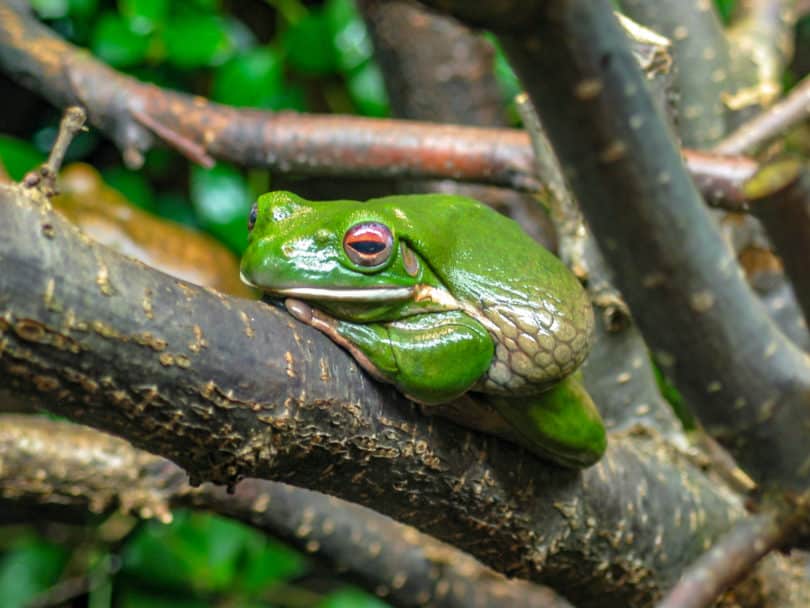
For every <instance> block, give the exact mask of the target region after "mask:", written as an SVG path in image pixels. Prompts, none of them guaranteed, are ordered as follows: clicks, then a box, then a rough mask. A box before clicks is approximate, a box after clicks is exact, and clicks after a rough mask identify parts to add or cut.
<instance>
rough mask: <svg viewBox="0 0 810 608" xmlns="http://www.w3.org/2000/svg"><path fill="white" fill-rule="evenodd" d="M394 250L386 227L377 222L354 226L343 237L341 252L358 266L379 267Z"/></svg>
mask: <svg viewBox="0 0 810 608" xmlns="http://www.w3.org/2000/svg"><path fill="white" fill-rule="evenodd" d="M393 248H394V237H393V235H392V234H391V231H390V230H389V229H388V226H386V225H384V224H380V223H378V222H366V223H363V224H356V225H354V226H352V227H351V228H349V230H348V231H347V232H346V236H344V237H343V250H344V251H345V252H346V255H347V256H349V259H350V260H351V261H352V262H354V263H355V264H358V265H360V266H379V265H380V264H383V263H384V262H385V261H386V260H388V258H389V257H391V251H392V250H393Z"/></svg>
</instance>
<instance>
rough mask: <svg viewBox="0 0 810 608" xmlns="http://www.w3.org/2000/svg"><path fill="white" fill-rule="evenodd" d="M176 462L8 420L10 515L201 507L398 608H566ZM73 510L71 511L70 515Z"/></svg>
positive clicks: (283, 489)
mask: <svg viewBox="0 0 810 608" xmlns="http://www.w3.org/2000/svg"><path fill="white" fill-rule="evenodd" d="M185 479H186V476H185V473H184V472H183V471H182V470H181V469H180V468H179V467H177V465H175V464H173V463H171V462H169V461H168V460H165V459H163V458H160V457H158V456H153V455H152V454H148V453H146V452H143V451H140V450H136V449H135V448H133V447H132V446H131V445H130V444H128V443H127V442H125V441H123V440H121V439H118V438H115V437H111V436H110V435H105V434H103V433H99V432H98V431H94V430H92V429H89V428H87V427H80V426H78V425H72V424H68V423H65V422H57V421H53V420H49V419H46V418H39V417H33V416H12V415H6V416H0V497H2V499H0V500H2V502H4V503H5V505H6V508H4V509H3V512H4V513H9V512H12V511H14V510H17V511H22V510H25V509H27V510H28V511H27V512H29V513H30V509H31V508H32V505H33V508H34V509H36V508H37V507H46V508H48V509H49V514H50V515H51V516H54V515H56V514H57V513H59V514H66V515H68V516H69V517H70V519H71V520H76V519H81V517H82V515H86V514H87V513H105V514H106V513H110V512H112V511H113V510H116V509H117V510H120V511H122V512H124V513H134V514H136V515H137V516H138V517H142V518H149V517H157V518H158V519H160V520H161V521H164V522H168V521H170V520H171V518H172V514H171V511H172V509H175V508H180V507H194V508H197V509H205V510H208V511H213V512H215V513H219V514H221V515H225V516H227V517H232V518H234V519H237V520H239V521H242V522H244V523H246V524H248V525H251V526H254V527H256V528H258V529H259V530H262V531H263V532H265V533H267V534H269V535H271V536H273V537H276V538H280V539H282V540H284V541H286V542H288V543H290V544H291V545H293V546H295V547H296V548H298V549H299V550H301V551H305V552H306V553H308V554H310V555H312V556H314V557H317V558H320V559H322V560H326V562H327V563H328V564H329V565H330V566H331V567H332V568H337V569H338V570H341V571H343V573H344V574H343V575H344V576H348V578H349V579H351V580H353V581H356V582H357V583H359V584H361V585H362V586H363V587H364V588H365V589H367V590H368V591H370V592H371V593H376V594H377V595H380V596H381V597H384V598H385V599H386V600H388V601H389V602H391V603H393V604H394V605H396V606H403V607H410V606H424V605H425V604H427V603H430V604H431V605H433V606H437V607H447V608H451V607H455V606H458V607H462V606H470V605H472V604H474V603H476V602H478V603H481V605H486V606H497V605H499V604H502V603H503V602H508V603H509V605H510V606H522V607H525V608H530V607H537V608H541V607H543V608H554V607H559V608H564V607H567V606H569V604H568V603H567V602H565V601H564V600H562V599H561V598H559V597H556V596H555V595H554V594H553V592H551V591H550V590H549V589H545V588H542V587H537V586H534V585H530V584H528V583H526V582H524V581H509V580H506V579H505V578H504V577H503V576H501V575H498V574H496V573H495V572H493V571H492V570H489V569H488V568H485V567H484V566H482V565H481V564H480V563H479V562H477V561H475V560H474V559H472V558H471V557H470V556H468V555H466V554H464V553H462V552H460V551H458V550H457V549H453V548H452V547H449V546H448V545H445V544H443V543H439V542H437V541H436V540H435V539H433V538H431V537H428V536H425V535H423V534H420V533H419V532H417V531H416V530H414V529H413V528H409V527H407V526H403V525H402V524H399V523H397V522H395V521H393V520H391V519H389V518H387V517H384V516H382V515H380V514H378V513H375V512H374V511H371V510H369V509H365V508H363V507H360V506H358V505H354V504H351V503H347V502H344V501H341V500H338V499H336V498H331V497H327V496H324V495H323V494H319V493H317V492H311V491H308V490H304V489H301V488H296V487H294V486H289V485H286V484H281V483H277V482H270V481H264V480H261V479H247V480H244V481H243V482H241V483H240V484H239V485H238V486H237V488H236V492H235V493H234V494H228V493H226V492H225V491H224V489H223V488H222V487H221V486H215V485H212V484H203V485H201V486H199V487H197V488H192V487H190V486H189V485H188V484H187V483H186V481H185ZM64 512H67V513H64Z"/></svg>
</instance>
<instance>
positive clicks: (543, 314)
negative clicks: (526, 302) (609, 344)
mask: <svg viewBox="0 0 810 608" xmlns="http://www.w3.org/2000/svg"><path fill="white" fill-rule="evenodd" d="M479 314H480V315H481V316H483V317H485V318H486V321H484V318H481V317H479V319H480V320H481V321H482V323H484V325H485V326H486V327H487V329H488V331H489V333H490V335H492V338H493V340H494V341H495V356H494V357H493V359H492V364H491V365H490V366H489V369H488V370H487V372H486V374H485V375H484V376H483V377H482V378H481V380H480V381H479V382H478V385H477V386H476V387H475V389H474V390H478V391H482V392H485V393H496V394H510V395H515V394H518V395H519V394H532V393H537V392H541V391H543V390H545V389H546V388H548V387H549V386H551V385H553V384H555V383H556V382H559V381H560V380H561V379H562V378H565V377H566V376H567V375H569V374H570V373H571V372H573V371H574V370H575V369H576V368H577V367H579V366H580V364H581V363H582V362H583V361H584V360H585V357H586V356H587V355H588V351H589V350H590V339H591V332H592V330H593V312H592V310H591V307H590V304H589V303H587V302H585V306H580V308H579V309H578V310H577V309H560V308H558V307H555V306H554V305H553V304H550V303H547V304H540V305H538V306H537V308H533V309H529V308H525V307H508V308H507V307H504V306H497V305H496V306H490V307H485V308H483V309H482V310H481V311H480V313H479Z"/></svg>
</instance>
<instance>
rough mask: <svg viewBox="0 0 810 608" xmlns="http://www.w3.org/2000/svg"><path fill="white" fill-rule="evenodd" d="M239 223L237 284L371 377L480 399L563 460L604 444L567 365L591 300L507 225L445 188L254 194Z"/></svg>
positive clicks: (577, 350) (522, 436) (423, 397)
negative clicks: (242, 235)
mask: <svg viewBox="0 0 810 608" xmlns="http://www.w3.org/2000/svg"><path fill="white" fill-rule="evenodd" d="M248 228H249V236H248V247H247V250H246V251H245V254H244V256H243V258H242V265H241V272H242V280H243V281H244V282H245V283H247V284H248V285H250V286H253V287H256V288H259V289H261V290H263V291H265V292H266V293H268V294H269V295H270V296H271V297H273V298H278V299H280V300H283V302H284V305H285V306H286V308H287V310H288V311H289V312H290V313H291V314H292V315H293V316H295V317H296V318H297V319H299V320H300V321H302V322H304V323H307V324H309V325H312V326H313V327H315V328H317V329H319V330H321V331H322V332H324V333H325V334H326V335H327V336H329V337H330V338H331V339H332V340H334V341H335V342H337V343H338V344H340V345H341V346H343V347H344V348H346V349H347V350H348V351H349V352H350V353H351V354H352V355H353V356H354V358H355V359H356V360H357V361H358V363H359V364H360V365H361V366H362V367H363V368H364V369H365V370H366V371H367V372H369V373H370V374H371V375H373V376H374V377H375V378H377V379H379V380H383V381H385V382H390V383H392V384H394V385H395V386H396V387H397V388H398V389H399V390H400V391H401V392H402V393H404V394H405V395H406V396H407V397H409V398H410V399H412V400H414V401H416V402H419V403H422V404H425V405H437V404H442V403H446V402H449V401H451V400H453V399H455V398H457V397H459V396H461V395H463V394H464V393H466V392H467V391H471V392H473V393H477V394H478V395H476V398H484V399H485V400H486V401H487V403H489V404H490V405H491V406H492V407H493V408H494V409H495V410H496V411H497V412H498V414H499V415H500V416H501V417H502V418H503V419H504V420H505V421H506V422H507V424H508V425H509V427H510V428H511V430H512V431H513V433H514V435H515V437H516V438H517V441H518V442H519V443H521V444H522V445H523V446H525V447H526V448H528V449H529V450H531V451H532V452H534V453H536V454H538V455H540V456H541V457H544V458H546V459H550V460H552V461H554V462H556V463H558V464H560V465H563V466H567V467H577V468H579V467H586V466H589V465H591V464H593V463H594V462H596V461H597V460H598V459H599V458H600V456H601V455H602V453H603V452H604V450H605V443H606V439H605V430H604V426H603V424H602V420H601V418H600V416H599V413H598V411H597V409H596V407H595V406H594V404H593V401H592V400H591V398H590V396H589V395H588V393H587V392H586V391H585V389H584V388H583V386H582V383H581V374H580V373H578V372H576V370H577V368H578V367H579V365H580V364H581V363H582V362H583V360H584V359H585V357H586V355H587V354H588V350H589V348H590V337H591V332H592V328H593V312H592V309H591V305H590V302H589V301H588V298H587V296H586V294H585V292H584V290H583V289H582V287H581V285H580V284H579V282H578V281H577V279H576V278H575V277H574V276H573V274H571V272H570V271H569V270H568V269H567V268H566V267H565V266H564V265H563V264H562V262H560V261H559V260H558V259H557V258H556V257H554V256H553V255H552V254H551V253H550V252H548V251H547V250H545V249H544V248H542V247H541V246H540V245H538V244H537V243H535V242H534V241H533V240H532V239H531V238H529V236H527V235H526V234H525V233H524V232H523V231H522V230H521V229H520V227H519V226H518V225H517V224H516V223H515V222H513V221H512V220H510V219H508V218H506V217H504V216H502V215H500V214H499V213H497V212H495V211H493V210H492V209H490V208H489V207H487V206H486V205H483V204H481V203H479V202H478V201H475V200H473V199H470V198H466V197H463V196H455V195H446V194H420V195H402V196H387V197H384V198H377V199H372V200H369V201H366V202H359V201H350V200H338V201H308V200H305V199H302V198H301V197H299V196H296V195H295V194H292V193H290V192H283V191H279V192H270V193H267V194H264V195H262V196H261V197H259V199H258V201H257V202H256V204H255V205H254V206H253V208H252V209H251V213H250V218H249V221H248ZM575 372H576V373H575Z"/></svg>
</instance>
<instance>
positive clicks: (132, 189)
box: [102, 166, 156, 211]
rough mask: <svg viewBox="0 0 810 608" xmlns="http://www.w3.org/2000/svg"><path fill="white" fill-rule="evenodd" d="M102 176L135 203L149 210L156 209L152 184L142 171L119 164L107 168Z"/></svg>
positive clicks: (109, 184)
mask: <svg viewBox="0 0 810 608" xmlns="http://www.w3.org/2000/svg"><path fill="white" fill-rule="evenodd" d="M102 177H103V178H104V181H105V182H106V183H107V185H108V186H110V187H111V188H115V189H116V190H118V191H119V192H120V193H121V194H123V195H124V197H125V198H126V199H127V200H128V201H129V202H130V203H132V204H133V205H137V206H138V207H140V208H141V209H146V210H147V211H154V210H155V208H156V207H155V195H154V192H153V191H152V186H151V184H150V183H149V180H147V179H146V176H145V175H144V174H143V173H142V172H140V171H130V170H129V169H125V168H124V167H121V166H117V167H111V168H109V169H105V170H104V171H103V173H102Z"/></svg>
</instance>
